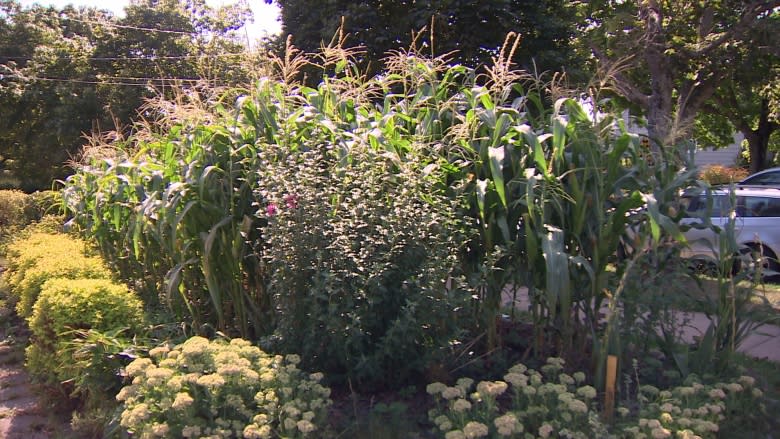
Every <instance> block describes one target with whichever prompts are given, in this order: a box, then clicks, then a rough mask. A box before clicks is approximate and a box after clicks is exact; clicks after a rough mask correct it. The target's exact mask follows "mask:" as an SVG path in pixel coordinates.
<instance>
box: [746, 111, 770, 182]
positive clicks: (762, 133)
mask: <svg viewBox="0 0 780 439" xmlns="http://www.w3.org/2000/svg"><path fill="white" fill-rule="evenodd" d="M777 127H778V125H777V124H776V123H774V122H771V121H770V120H769V101H768V100H767V99H762V100H761V111H760V112H759V117H758V128H756V129H755V130H751V129H743V130H741V131H742V134H743V135H744V136H745V139H746V140H747V141H748V150H749V151H750V173H751V174H754V173H756V172H758V171H760V170H762V169H766V168H767V167H768V166H769V161H768V160H767V157H768V154H767V150H768V147H769V136H771V135H772V133H773V132H774V131H775V130H776V129H777Z"/></svg>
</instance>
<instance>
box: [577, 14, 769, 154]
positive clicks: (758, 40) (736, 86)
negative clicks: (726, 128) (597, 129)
mask: <svg viewBox="0 0 780 439" xmlns="http://www.w3.org/2000/svg"><path fill="white" fill-rule="evenodd" d="M582 10H583V12H585V13H586V16H587V19H586V23H587V25H586V26H584V28H585V29H586V31H585V32H584V34H583V35H584V37H583V38H582V39H581V41H582V43H584V45H585V46H586V47H589V48H595V49H596V50H595V51H594V53H595V54H596V56H597V57H598V60H599V63H600V65H599V67H600V70H601V71H602V74H603V76H604V77H605V79H606V80H607V81H609V82H612V83H613V84H614V85H615V90H616V92H617V93H618V94H619V95H620V96H621V97H623V98H625V99H626V100H627V101H628V102H629V103H630V104H631V105H632V106H634V108H639V109H640V110H641V111H642V112H643V113H644V116H645V117H646V119H647V130H648V135H649V136H650V138H651V139H652V140H653V141H654V142H656V143H657V145H658V146H666V145H670V144H672V145H673V144H675V143H677V141H679V140H680V139H685V138H687V137H689V134H690V133H691V128H693V126H694V122H695V119H696V117H697V115H698V114H700V113H702V112H706V113H709V114H710V115H712V114H714V115H717V117H711V116H705V117H702V118H701V119H700V120H699V122H700V123H699V126H698V127H697V128H698V130H699V134H703V133H702V131H703V132H704V134H705V136H706V137H709V138H710V139H713V138H715V139H717V137H719V134H721V133H722V130H721V129H720V127H722V126H723V125H725V124H726V123H724V121H726V120H727V121H729V122H730V123H731V124H732V125H733V126H735V127H737V128H738V129H739V130H740V131H743V132H745V131H750V130H752V123H753V121H755V120H756V119H757V117H756V116H757V115H758V109H759V107H760V105H759V103H760V100H761V99H760V98H759V95H758V94H757V93H756V91H757V89H758V88H760V87H762V86H764V85H765V84H766V83H767V81H766V79H767V78H769V77H770V72H771V69H772V66H773V65H775V66H776V65H777V54H776V52H775V51H772V50H771V49H769V48H771V47H776V46H777V44H778V41H777V38H778V37H777V32H775V31H774V29H776V28H777V17H778V14H777V11H776V5H775V4H774V3H773V2H733V1H709V2H699V3H692V2H688V1H665V2H644V1H624V2H619V3H616V2H612V1H591V2H586V3H585V4H583V5H582ZM713 122H714V123H713ZM743 122H746V123H747V125H744V130H743V128H741V127H740V125H741V124H742V123H743ZM708 126H709V127H715V129H714V130H710V129H709V128H708ZM748 127H750V128H748ZM731 134H732V133H729V137H731ZM746 135H747V134H746Z"/></svg>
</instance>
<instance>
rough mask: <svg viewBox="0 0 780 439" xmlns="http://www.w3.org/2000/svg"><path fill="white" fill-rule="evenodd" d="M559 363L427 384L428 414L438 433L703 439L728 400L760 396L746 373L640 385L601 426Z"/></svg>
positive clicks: (588, 396) (751, 400)
mask: <svg viewBox="0 0 780 439" xmlns="http://www.w3.org/2000/svg"><path fill="white" fill-rule="evenodd" d="M564 366H565V363H564V361H563V360H562V359H560V358H550V359H548V360H547V363H546V364H544V365H543V366H542V367H540V368H539V371H537V370H534V369H529V368H528V367H526V366H525V365H523V364H518V365H515V366H513V367H512V368H510V369H509V370H508V371H507V373H506V374H505V375H504V380H503V381H482V382H479V383H478V384H476V386H474V381H473V380H471V379H469V378H461V379H460V380H458V382H457V383H456V385H455V386H448V385H446V384H443V383H438V382H437V383H431V384H429V385H428V386H427V388H426V390H427V392H428V394H430V395H431V396H432V397H433V398H434V401H435V404H436V407H435V408H434V409H432V410H431V411H430V412H429V417H430V419H431V420H432V421H433V423H434V424H435V425H436V428H437V430H438V431H439V432H440V434H442V435H443V437H444V438H445V439H465V438H482V437H491V438H498V437H514V438H523V439H536V438H573V439H588V438H593V437H617V438H632V439H633V438H639V439H642V438H644V439H650V438H653V439H665V438H679V439H702V438H714V437H717V433H718V431H719V430H720V427H719V425H718V424H719V422H720V421H722V420H723V419H724V416H725V413H726V412H727V406H728V405H729V404H743V405H748V406H751V405H755V404H757V401H756V398H760V397H761V395H762V393H761V391H760V390H759V389H756V388H754V387H753V386H754V385H755V379H753V378H752V377H749V376H742V377H739V378H738V379H737V380H735V382H731V383H719V384H715V385H704V384H701V383H699V382H696V381H695V377H694V378H692V379H690V380H689V382H688V384H687V385H685V386H680V387H675V388H672V389H664V390H661V389H658V388H656V387H654V386H650V385H643V386H640V387H639V389H638V398H637V399H638V400H639V402H640V403H641V404H639V410H638V412H637V411H636V408H635V411H634V412H632V410H630V409H629V408H628V407H618V408H617V413H618V415H619V419H620V421H619V422H617V423H615V425H614V426H613V427H611V428H608V427H607V425H605V424H604V423H602V422H601V421H600V417H599V413H597V412H596V411H595V410H594V409H595V406H596V402H597V397H598V392H597V391H596V389H595V388H594V387H592V386H590V385H587V384H585V381H586V376H585V374H584V373H582V372H575V373H573V374H566V373H564V372H563V370H564ZM610 429H615V430H614V431H610Z"/></svg>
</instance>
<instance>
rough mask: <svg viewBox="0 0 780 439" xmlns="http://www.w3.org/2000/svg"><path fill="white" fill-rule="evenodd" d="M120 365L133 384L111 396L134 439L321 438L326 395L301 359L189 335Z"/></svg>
mask: <svg viewBox="0 0 780 439" xmlns="http://www.w3.org/2000/svg"><path fill="white" fill-rule="evenodd" d="M149 355H150V358H138V359H136V360H134V361H133V362H132V363H130V364H129V365H128V366H127V369H126V372H127V376H128V378H130V379H132V384H130V385H128V386H126V387H124V388H123V389H122V390H121V391H120V392H119V394H118V395H117V397H116V398H117V400H119V401H121V402H123V404H124V411H123V412H122V415H121V425H122V427H124V428H126V429H127V430H128V431H129V432H131V433H132V434H133V435H134V436H133V437H141V438H153V437H184V438H201V437H209V438H234V437H235V438H237V437H245V438H271V437H287V438H296V437H306V436H308V437H316V436H320V435H321V434H322V433H321V431H322V429H323V421H324V419H325V416H326V414H327V408H328V406H329V405H330V404H331V401H330V398H329V396H330V389H328V388H327V387H325V386H323V385H321V384H319V381H320V380H321V379H322V377H323V376H322V374H321V373H313V374H306V373H304V372H303V371H301V370H300V369H298V367H297V364H298V363H299V362H300V357H298V356H297V355H288V356H286V357H284V358H283V357H281V356H272V355H269V354H266V353H265V352H263V351H261V350H260V349H259V348H257V347H255V346H252V345H251V344H250V343H249V342H248V341H246V340H243V339H238V338H236V339H232V340H230V342H229V343H225V342H222V341H209V340H207V339H205V338H202V337H192V338H190V339H189V340H187V341H185V342H184V343H183V344H181V345H178V346H176V347H173V348H169V347H167V346H163V347H158V348H155V349H152V350H151V351H149Z"/></svg>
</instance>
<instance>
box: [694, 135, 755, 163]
mask: <svg viewBox="0 0 780 439" xmlns="http://www.w3.org/2000/svg"><path fill="white" fill-rule="evenodd" d="M743 139H744V136H742V134H741V133H736V134H735V135H734V142H733V143H732V144H731V145H729V146H727V147H725V148H718V149H709V148H706V149H705V148H697V149H696V152H695V153H694V156H693V161H694V163H695V164H696V166H698V167H703V166H708V165H722V166H734V165H735V164H736V163H737V159H738V158H739V153H740V145H741V144H742V140H743Z"/></svg>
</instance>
